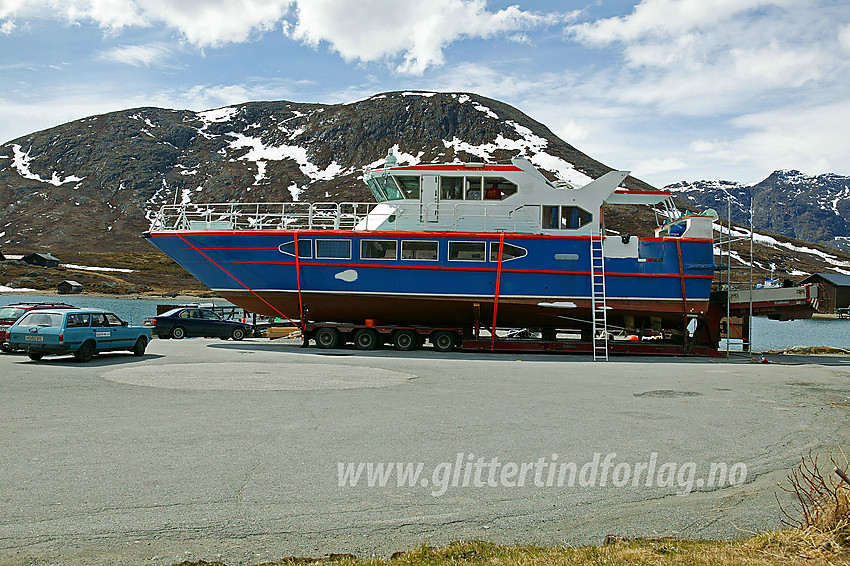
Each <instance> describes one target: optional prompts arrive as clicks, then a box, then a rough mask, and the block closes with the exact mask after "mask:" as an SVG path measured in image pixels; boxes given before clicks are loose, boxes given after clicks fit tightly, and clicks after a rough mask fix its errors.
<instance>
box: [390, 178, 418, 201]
mask: <svg viewBox="0 0 850 566" xmlns="http://www.w3.org/2000/svg"><path fill="white" fill-rule="evenodd" d="M395 180H396V183H398V186H399V187H401V192H402V193H404V198H409V199H416V200H419V177H408V176H404V177H402V176H397V177H396V178H395Z"/></svg>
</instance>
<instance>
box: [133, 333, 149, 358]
mask: <svg viewBox="0 0 850 566" xmlns="http://www.w3.org/2000/svg"><path fill="white" fill-rule="evenodd" d="M147 347H148V339H147V338H145V337H144V336H139V339H138V340H136V344H135V345H134V346H133V355H134V356H144V355H145V348H147Z"/></svg>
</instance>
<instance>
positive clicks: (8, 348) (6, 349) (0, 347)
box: [0, 342, 12, 353]
mask: <svg viewBox="0 0 850 566" xmlns="http://www.w3.org/2000/svg"><path fill="white" fill-rule="evenodd" d="M0 350H2V351H3V352H6V353H8V352H11V351H12V347H11V346H9V345H8V344H6V343H5V342H3V343H2V344H0Z"/></svg>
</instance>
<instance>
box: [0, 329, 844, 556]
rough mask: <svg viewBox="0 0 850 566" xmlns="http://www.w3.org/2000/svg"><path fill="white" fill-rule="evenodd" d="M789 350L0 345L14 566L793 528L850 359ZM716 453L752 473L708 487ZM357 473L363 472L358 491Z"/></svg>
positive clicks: (833, 440) (826, 446)
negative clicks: (62, 352) (752, 359)
mask: <svg viewBox="0 0 850 566" xmlns="http://www.w3.org/2000/svg"><path fill="white" fill-rule="evenodd" d="M791 361H793V362H794V363H784V364H775V363H774V364H764V365H762V364H749V363H743V362H736V363H727V362H725V361H714V360H711V361H709V360H681V359H669V358H667V359H661V358H613V359H612V361H611V362H609V363H593V362H592V361H590V360H589V359H588V358H586V357H559V356H550V355H527V354H523V355H510V354H493V355H491V354H480V353H478V354H466V353H455V354H448V355H447V354H443V355H440V354H437V353H436V352H432V351H418V352H411V353H397V352H395V351H392V350H382V351H376V352H359V351H355V350H334V351H322V350H318V349H315V348H310V349H301V348H299V347H298V346H297V344H293V343H282V342H279V341H275V342H269V341H268V340H260V339H252V340H246V341H244V342H239V343H236V342H232V341H228V342H223V341H220V340H207V339H189V340H182V341H174V340H154V341H153V342H152V343H151V344H150V346H149V347H148V352H147V354H146V355H145V356H144V357H142V358H137V357H134V356H132V355H129V354H123V353H119V354H104V355H101V356H98V357H96V358H95V359H94V360H92V361H91V362H90V363H88V364H80V363H77V362H74V361H73V359H72V358H71V357H46V358H45V359H44V360H42V361H41V362H33V361H31V360H29V359H28V358H27V356H26V355H21V354H15V355H2V356H0V422H2V434H0V451H2V455H3V457H2V463H0V486H2V487H1V488H0V489H2V492H0V562H2V563H4V564H30V563H51V564H61V563H65V564H102V563H105V562H109V563H115V564H138V563H150V564H173V563H176V562H180V561H183V560H186V559H192V560H200V559H205V560H214V559H219V560H223V561H225V562H227V563H228V564H237V563H257V562H263V561H269V560H274V559H280V558H282V557H285V556H291V555H298V556H322V555H324V554H327V553H332V552H335V553H352V554H356V555H358V556H364V557H365V556H370V555H373V554H378V555H389V554H391V553H392V552H394V551H397V550H404V549H409V548H411V547H414V546H416V545H419V544H422V543H423V542H426V543H428V544H445V543H448V542H450V541H453V540H458V539H473V538H474V539H488V540H494V541H497V542H504V543H512V542H517V541H519V542H528V543H544V544H581V543H599V542H601V541H602V540H603V539H604V537H605V535H607V534H618V535H626V536H644V535H646V536H656V535H661V536H667V535H673V536H683V537H692V538H712V537H724V538H727V537H736V536H744V535H746V534H747V533H748V532H751V531H759V530H763V529H770V528H777V527H779V526H780V523H779V519H780V513H779V510H778V507H777V504H776V502H775V498H774V494H775V493H777V492H778V488H777V487H776V482H782V481H783V480H784V478H785V477H786V475H787V472H788V470H789V468H790V467H791V466H793V465H794V464H795V463H796V462H798V461H799V458H800V455H801V454H802V453H805V452H807V451H809V450H818V451H827V452H829V451H834V450H836V449H837V447H842V448H845V449H846V447H847V446H846V445H847V439H848V438H850V436H848V432H850V430H848V409H849V408H850V362H848V360H847V359H844V358H808V359H804V360H797V359H794V360H791ZM798 362H799V363H798ZM653 454H654V456H653ZM597 455H598V456H597ZM612 455H613V456H612ZM606 459H607V460H608V465H607V471H606V472H605V473H606V477H605V481H604V482H603V480H602V466H603V465H605V464H604V462H605V460H606ZM653 460H654V462H655V464H654V465H650V462H652V461H653ZM594 461H595V463H594ZM396 463H400V464H403V466H402V468H404V469H405V470H406V469H407V467H408V464H410V465H412V468H410V469H411V470H415V468H416V466H418V465H420V464H421V475H419V476H417V477H416V479H415V481H408V480H409V479H410V478H406V479H405V481H404V482H402V483H403V484H404V485H401V486H400V485H399V478H398V477H397V476H398V473H395V474H394V475H393V474H389V475H387V481H386V485H384V486H380V485H377V484H378V483H380V481H379V480H378V479H375V476H374V474H373V479H375V481H374V482H373V483H375V485H372V486H369V485H368V482H367V481H366V476H367V475H369V473H370V472H369V471H368V470H369V468H368V467H367V466H368V465H371V466H372V468H371V469H372V470H373V471H374V470H375V469H376V467H377V465H378V464H383V465H384V468H383V469H384V470H386V469H387V467H388V466H389V465H390V464H393V465H395V464H396ZM713 463H714V464H724V465H726V467H727V469H729V470H731V469H732V467H733V466H737V467H735V472H736V474H737V476H736V479H739V480H742V481H743V483H742V484H741V485H734V486H729V485H724V486H720V487H718V486H716V485H712V486H709V485H708V483H709V481H708V470H709V469H710V467H711V464H713ZM349 464H350V465H352V466H354V467H353V468H349V467H348V466H349ZM361 464H362V465H363V468H362V470H363V472H362V474H361V476H359V480H358V483H357V485H354V486H352V485H351V483H352V476H351V474H349V475H348V476H345V478H344V479H345V481H344V482H341V481H340V480H341V474H343V475H344V473H345V471H346V470H349V469H350V470H352V471H356V469H357V466H359V465H361ZM562 464H563V466H562ZM572 464H574V465H575V470H576V472H577V473H576V474H574V480H575V481H573V482H570V478H569V476H570V473H571V470H572V469H573V468H572V467H571V465H572ZM691 464H693V466H691ZM476 465H477V468H476ZM742 465H743V466H744V467H745V469H746V472H745V474H743V475H744V476H745V477H744V478H741V475H742V474H741V472H742V470H743V469H744V468H742ZM618 466H619V467H618ZM514 468H516V471H515V470H514ZM523 468H525V470H526V472H525V473H521V470H522V469H523ZM627 468H628V470H627ZM641 468H642V471H643V474H644V475H643V476H639V475H638V473H637V472H638V470H639V469H641ZM718 469H719V467H718ZM562 470H563V471H562ZM583 470H584V471H586V472H587V473H585V474H584V475H582V473H581V472H582V471H583ZM593 470H596V473H595V474H594V477H593V478H591V477H590V475H591V474H592V473H593ZM691 470H693V472H691ZM398 471H399V468H396V469H395V472H398ZM627 471H628V473H629V474H631V475H630V476H627V475H626V472H627ZM653 473H654V475H652V474H653ZM521 476H523V477H524V481H522V482H521V481H519V480H520V477H521ZM591 479H592V480H593V481H590V480H591ZM561 480H563V481H561ZM624 480H625V481H624ZM701 480H702V483H700V481H701ZM341 483H344V484H345V485H340V484H341ZM571 483H572V485H570V484H571ZM615 484H616V485H615ZM647 484H649V485H647ZM700 486H701V487H700ZM677 493H679V494H682V493H686V494H684V495H677Z"/></svg>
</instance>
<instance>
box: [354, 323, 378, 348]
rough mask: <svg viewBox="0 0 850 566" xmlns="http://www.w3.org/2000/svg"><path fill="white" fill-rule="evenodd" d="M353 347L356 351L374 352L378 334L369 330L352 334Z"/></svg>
mask: <svg viewBox="0 0 850 566" xmlns="http://www.w3.org/2000/svg"><path fill="white" fill-rule="evenodd" d="M354 347H355V348H357V349H358V350H374V349H375V348H377V347H378V333H377V332H375V331H374V330H371V329H369V328H361V329H360V330H358V331H357V332H355V333H354Z"/></svg>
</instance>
